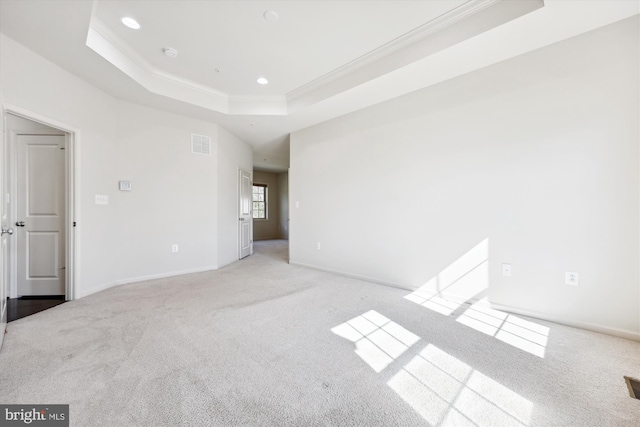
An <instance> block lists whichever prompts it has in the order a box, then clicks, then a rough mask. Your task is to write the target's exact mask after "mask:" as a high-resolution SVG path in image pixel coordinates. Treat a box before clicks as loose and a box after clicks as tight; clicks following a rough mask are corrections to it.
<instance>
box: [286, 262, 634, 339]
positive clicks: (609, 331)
mask: <svg viewBox="0 0 640 427" xmlns="http://www.w3.org/2000/svg"><path fill="white" fill-rule="evenodd" d="M289 264H291V265H297V266H300V267H305V268H310V269H312V270H318V271H325V272H327V273H333V274H339V275H340V276H345V277H350V278H352V279H358V280H365V281H367V282H373V283H376V284H379V285H384V286H391V287H393V288H398V289H403V290H406V291H409V292H411V291H415V289H412V288H409V287H407V286H403V285H399V284H397V283H391V282H387V281H384V280H379V279H375V278H372V277H367V276H362V275H359V274H351V273H345V272H343V271H339V270H333V269H330V268H324V267H318V266H315V265H310V264H305V263H302V262H297V261H289ZM442 296H443V297H444V298H446V299H450V300H451V301H454V302H460V303H470V304H473V303H474V302H477V301H478V300H477V299H466V300H465V299H461V298H460V296H458V295H446V294H442ZM491 308H494V309H496V310H500V311H505V312H507V313H512V314H519V315H521V316H527V317H533V318H535V319H540V320H545V321H548V322H553V323H558V324H561V325H565V326H571V327H573V328H578V329H585V330H587V331H592V332H599V333H601V334H606V335H612V336H614V337H620V338H626V339H629V340H633V341H640V332H636V331H631V330H627V329H619V328H612V327H609V326H603V325H597V324H593V323H587V322H580V321H576V320H572V319H566V318H563V317H559V316H554V315H550V314H546V313H539V312H535V311H530V310H526V309H521V308H518V307H511V306H507V305H502V304H495V303H491Z"/></svg>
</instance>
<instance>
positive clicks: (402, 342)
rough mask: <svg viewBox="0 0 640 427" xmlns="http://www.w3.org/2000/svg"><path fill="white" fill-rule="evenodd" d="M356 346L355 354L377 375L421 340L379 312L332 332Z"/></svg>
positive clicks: (362, 317)
mask: <svg viewBox="0 0 640 427" xmlns="http://www.w3.org/2000/svg"><path fill="white" fill-rule="evenodd" d="M331 332H333V333H334V334H336V335H338V336H340V337H342V338H345V339H347V340H349V341H351V342H353V343H355V345H356V349H355V353H356V354H357V355H358V356H360V358H361V359H362V360H364V361H365V362H366V363H367V364H368V365H369V366H370V367H371V368H372V369H373V370H374V371H375V372H382V371H383V370H384V368H386V367H387V366H389V365H390V364H391V363H392V362H393V361H394V360H396V359H397V358H398V357H400V355H402V354H403V353H404V352H405V351H407V350H408V349H409V347H411V346H412V345H414V344H415V343H416V342H418V340H420V337H418V336H417V335H415V334H414V333H412V332H410V331H408V330H406V329H405V328H403V327H402V326H400V325H398V324H397V323H395V322H392V321H391V320H389V319H388V318H386V317H385V316H383V315H382V314H380V313H378V312H377V311H375V310H370V311H368V312H366V313H364V314H362V315H360V316H358V317H355V318H353V319H351V320H349V321H347V322H345V323H342V324H340V325H338V326H336V327H335V328H333V329H331Z"/></svg>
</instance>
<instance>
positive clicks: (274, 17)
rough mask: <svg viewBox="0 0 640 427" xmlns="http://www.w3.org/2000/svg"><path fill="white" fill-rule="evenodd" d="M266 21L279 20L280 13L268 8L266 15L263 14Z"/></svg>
mask: <svg viewBox="0 0 640 427" xmlns="http://www.w3.org/2000/svg"><path fill="white" fill-rule="evenodd" d="M262 16H263V17H264V19H265V20H266V21H269V22H273V21H277V20H278V14H277V13H275V12H274V11H273V10H267V11H266V12H265V13H264V15H262Z"/></svg>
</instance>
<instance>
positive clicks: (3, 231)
mask: <svg viewBox="0 0 640 427" xmlns="http://www.w3.org/2000/svg"><path fill="white" fill-rule="evenodd" d="M1 231H2V233H0V236H1V235H3V234H8V235H12V234H13V228H3V229H1Z"/></svg>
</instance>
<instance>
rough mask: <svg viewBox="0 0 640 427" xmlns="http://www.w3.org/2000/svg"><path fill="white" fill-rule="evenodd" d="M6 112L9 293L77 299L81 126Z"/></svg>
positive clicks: (14, 296) (21, 296)
mask: <svg viewBox="0 0 640 427" xmlns="http://www.w3.org/2000/svg"><path fill="white" fill-rule="evenodd" d="M4 118H5V121H4V123H5V127H6V128H5V135H4V138H3V147H2V152H3V154H4V155H3V159H4V164H3V166H4V167H5V173H4V175H3V178H4V179H3V180H2V181H3V183H2V188H3V193H4V194H5V195H6V196H7V197H6V199H7V200H6V203H4V204H3V206H2V212H1V214H2V225H3V228H6V229H8V230H9V229H11V230H12V232H11V233H7V234H9V237H8V239H7V244H6V245H4V246H3V248H2V252H3V253H2V258H3V259H4V260H6V262H5V263H3V264H4V266H5V270H6V271H5V272H4V273H5V274H4V275H3V278H4V280H3V282H5V283H3V285H4V287H5V289H6V295H7V296H8V297H9V298H11V299H17V298H19V299H30V300H33V299H52V298H54V299H60V298H62V299H63V300H70V299H73V289H74V287H73V280H74V274H73V272H74V265H75V263H74V253H75V252H74V246H75V245H74V235H75V233H74V231H75V230H74V227H75V222H74V212H75V210H74V191H73V189H74V185H73V177H74V167H73V166H74V138H75V132H72V131H68V130H64V128H60V127H57V126H55V125H49V124H46V121H45V120H34V119H31V118H29V117H28V115H26V114H21V113H16V112H14V111H11V110H8V111H5V114H4ZM31 304H32V303H31Z"/></svg>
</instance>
